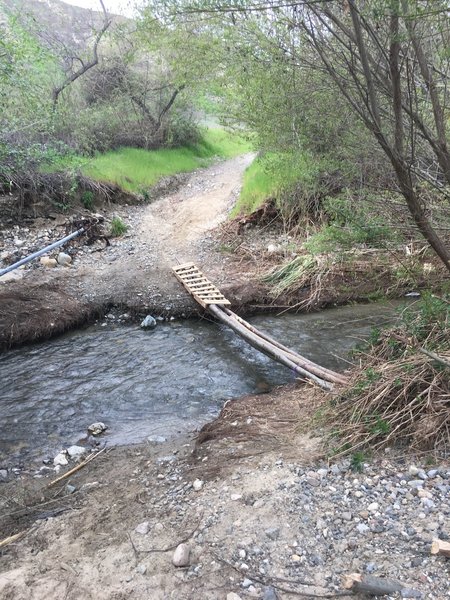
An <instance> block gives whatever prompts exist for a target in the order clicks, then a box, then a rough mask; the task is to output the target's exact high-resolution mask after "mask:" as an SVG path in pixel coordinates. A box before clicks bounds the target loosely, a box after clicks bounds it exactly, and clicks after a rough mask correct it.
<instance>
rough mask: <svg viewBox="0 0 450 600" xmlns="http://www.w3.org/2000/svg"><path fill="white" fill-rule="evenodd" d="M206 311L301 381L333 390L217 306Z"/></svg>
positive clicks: (328, 383) (211, 305)
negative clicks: (286, 368)
mask: <svg viewBox="0 0 450 600" xmlns="http://www.w3.org/2000/svg"><path fill="white" fill-rule="evenodd" d="M207 309H208V311H209V312H210V313H211V314H212V315H213V316H214V317H216V319H218V320H219V321H220V322H221V323H224V324H225V325H227V326H228V327H230V329H233V331H235V332H236V333H237V334H239V335H240V336H241V337H242V338H244V340H245V341H246V342H247V343H249V344H250V345H251V346H253V348H256V350H259V351H260V352H262V353H263V354H266V356H269V357H270V358H272V359H273V360H276V361H277V362H279V363H281V364H282V365H284V366H286V367H288V368H289V369H291V370H292V371H294V372H295V373H297V374H298V375H300V376H301V377H302V378H303V379H309V380H311V381H313V382H314V383H316V384H317V385H319V386H320V387H321V388H322V389H324V390H331V389H332V388H333V386H332V384H331V383H330V382H328V381H325V380H324V379H322V378H320V377H317V375H314V374H313V373H311V372H310V371H309V370H307V369H306V368H303V367H302V366H300V365H298V364H296V363H295V362H293V361H292V360H291V359H290V358H289V357H288V356H287V355H286V354H285V353H284V352H283V351H281V350H280V349H279V348H276V347H275V346H274V345H273V344H270V343H269V342H267V341H265V340H264V339H262V338H261V337H260V336H259V335H256V334H254V333H253V332H251V331H250V330H249V329H247V328H246V327H244V326H243V325H241V324H240V323H239V322H238V321H236V319H233V318H232V317H230V316H228V315H227V314H226V313H225V312H224V311H223V310H222V309H221V308H220V307H219V306H218V305H217V304H210V305H209V306H208V307H207Z"/></svg>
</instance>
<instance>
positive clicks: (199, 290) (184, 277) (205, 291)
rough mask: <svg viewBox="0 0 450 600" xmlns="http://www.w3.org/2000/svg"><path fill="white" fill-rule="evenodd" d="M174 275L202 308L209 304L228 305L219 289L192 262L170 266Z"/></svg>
mask: <svg viewBox="0 0 450 600" xmlns="http://www.w3.org/2000/svg"><path fill="white" fill-rule="evenodd" d="M172 271H173V273H174V275H175V277H176V278H177V279H178V281H180V283H182V284H183V285H184V287H185V288H186V289H187V291H188V292H189V293H190V294H191V295H192V296H193V297H194V299H195V300H196V301H197V302H198V303H199V304H200V305H201V306H203V308H208V306H209V305H210V304H220V305H222V306H225V305H229V304H230V302H229V301H228V300H227V299H226V298H225V296H224V295H223V294H222V292H221V291H220V290H218V289H217V288H216V286H215V285H214V284H213V283H212V282H211V281H209V279H208V278H207V277H206V276H205V275H204V274H203V273H202V272H201V271H200V269H199V268H198V267H196V266H195V265H194V264H192V263H187V264H184V265H177V266H175V267H173V268H172Z"/></svg>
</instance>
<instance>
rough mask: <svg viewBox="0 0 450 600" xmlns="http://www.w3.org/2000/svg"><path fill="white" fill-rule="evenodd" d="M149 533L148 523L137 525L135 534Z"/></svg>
mask: <svg viewBox="0 0 450 600" xmlns="http://www.w3.org/2000/svg"><path fill="white" fill-rule="evenodd" d="M149 531H150V523H149V522H148V521H143V522H142V523H139V525H137V527H136V528H135V532H136V533H140V534H141V535H147V533H148V532H149Z"/></svg>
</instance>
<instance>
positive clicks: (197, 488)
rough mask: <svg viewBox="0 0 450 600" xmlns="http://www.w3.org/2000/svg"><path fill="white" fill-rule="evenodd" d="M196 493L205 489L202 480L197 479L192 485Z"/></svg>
mask: <svg viewBox="0 0 450 600" xmlns="http://www.w3.org/2000/svg"><path fill="white" fill-rule="evenodd" d="M192 487H193V488H194V491H195V492H199V491H200V490H201V489H202V487H203V481H202V480H201V479H196V480H195V481H194V483H193V484H192Z"/></svg>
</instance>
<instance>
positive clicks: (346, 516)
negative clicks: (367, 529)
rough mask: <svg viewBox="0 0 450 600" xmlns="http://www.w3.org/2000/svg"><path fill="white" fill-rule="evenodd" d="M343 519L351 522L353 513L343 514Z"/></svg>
mask: <svg viewBox="0 0 450 600" xmlns="http://www.w3.org/2000/svg"><path fill="white" fill-rule="evenodd" d="M341 517H342V518H343V519H344V521H351V520H352V513H351V512H343V513H342V515H341Z"/></svg>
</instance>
